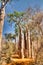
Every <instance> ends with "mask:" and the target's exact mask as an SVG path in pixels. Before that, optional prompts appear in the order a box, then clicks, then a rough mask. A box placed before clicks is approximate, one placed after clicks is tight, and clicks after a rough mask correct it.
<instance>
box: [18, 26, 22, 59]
mask: <svg viewBox="0 0 43 65" xmlns="http://www.w3.org/2000/svg"><path fill="white" fill-rule="evenodd" d="M21 36H22V35H21V27H20V26H19V43H18V50H19V57H20V58H21V41H22V37H21Z"/></svg>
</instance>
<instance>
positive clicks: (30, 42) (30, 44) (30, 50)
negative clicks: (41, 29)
mask: <svg viewBox="0 0 43 65" xmlns="http://www.w3.org/2000/svg"><path fill="white" fill-rule="evenodd" d="M30 33H31V32H30V31H29V58H32V41H31V34H30Z"/></svg>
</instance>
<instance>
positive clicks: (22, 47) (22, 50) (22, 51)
mask: <svg viewBox="0 0 43 65" xmlns="http://www.w3.org/2000/svg"><path fill="white" fill-rule="evenodd" d="M21 55H22V58H24V35H23V32H22V43H21Z"/></svg>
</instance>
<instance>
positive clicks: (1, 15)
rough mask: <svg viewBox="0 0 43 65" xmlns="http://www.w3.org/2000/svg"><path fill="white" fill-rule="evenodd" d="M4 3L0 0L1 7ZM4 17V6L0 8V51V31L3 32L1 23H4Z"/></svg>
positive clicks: (0, 33)
mask: <svg viewBox="0 0 43 65" xmlns="http://www.w3.org/2000/svg"><path fill="white" fill-rule="evenodd" d="M3 5H4V2H2V5H1V7H2V6H3ZM4 17H5V8H2V9H1V10H0V52H1V50H2V49H1V47H2V46H1V40H2V32H3V25H4Z"/></svg>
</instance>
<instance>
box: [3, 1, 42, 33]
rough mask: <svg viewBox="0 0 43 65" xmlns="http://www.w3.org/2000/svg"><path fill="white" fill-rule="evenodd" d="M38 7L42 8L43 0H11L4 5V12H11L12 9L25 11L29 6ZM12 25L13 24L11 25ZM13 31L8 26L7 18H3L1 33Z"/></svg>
mask: <svg viewBox="0 0 43 65" xmlns="http://www.w3.org/2000/svg"><path fill="white" fill-rule="evenodd" d="M36 6H38V7H40V8H41V9H42V10H43V0H18V1H16V0H15V1H12V3H8V4H7V5H6V9H5V12H6V14H7V13H12V12H13V11H14V10H17V11H25V10H26V9H28V8H29V7H36ZM13 26H14V25H13ZM6 32H7V33H10V32H12V33H14V28H13V27H10V26H9V24H8V22H7V18H5V21H4V27H3V34H5V33H6Z"/></svg>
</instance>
